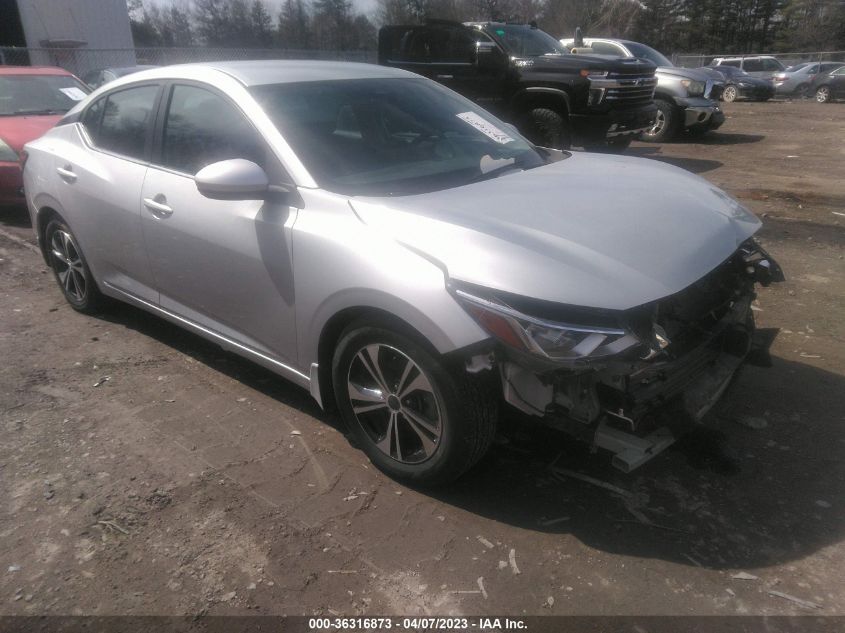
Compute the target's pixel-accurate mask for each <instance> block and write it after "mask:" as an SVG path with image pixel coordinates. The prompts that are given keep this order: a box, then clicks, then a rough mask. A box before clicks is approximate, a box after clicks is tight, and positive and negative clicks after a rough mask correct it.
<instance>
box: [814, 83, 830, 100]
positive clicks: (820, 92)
mask: <svg viewBox="0 0 845 633" xmlns="http://www.w3.org/2000/svg"><path fill="white" fill-rule="evenodd" d="M816 101H818V102H819V103H828V102H829V101H830V86H819V87H818V89H817V90H816Z"/></svg>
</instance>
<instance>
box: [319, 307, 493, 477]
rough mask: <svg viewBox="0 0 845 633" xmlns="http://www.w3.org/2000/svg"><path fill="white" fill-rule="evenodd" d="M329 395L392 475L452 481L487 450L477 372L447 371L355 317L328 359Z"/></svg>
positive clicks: (406, 341) (489, 433)
mask: <svg viewBox="0 0 845 633" xmlns="http://www.w3.org/2000/svg"><path fill="white" fill-rule="evenodd" d="M332 379H333V386H334V394H335V399H336V401H337V404H338V408H339V409H340V412H341V415H342V416H343V419H344V421H345V422H346V424H347V425H348V427H349V430H350V432H351V433H352V435H353V436H354V438H355V439H356V440H357V443H358V445H359V446H360V447H361V448H362V449H363V450H364V452H365V453H367V456H368V457H369V458H370V460H371V461H372V462H373V463H374V464H375V465H376V466H377V467H378V468H379V469H381V470H382V471H384V472H386V473H387V474H388V475H390V476H391V477H394V478H396V479H402V480H406V481H409V482H414V483H418V484H426V485H436V484H443V483H447V482H449V481H452V480H454V479H456V478H457V477H459V476H460V475H461V474H463V473H464V472H465V471H466V470H468V469H469V468H470V467H471V466H473V465H474V464H475V463H476V462H477V461H478V460H479V459H481V457H482V456H483V455H484V454H485V453H486V452H487V449H488V448H489V447H490V444H491V442H492V440H493V435H494V433H495V429H496V405H495V402H496V399H495V398H494V397H493V395H492V390H491V389H490V388H489V387H487V386H485V383H484V382H483V381H480V380H478V379H477V377H476V376H471V375H469V374H465V373H464V372H458V371H455V372H452V371H450V370H449V369H447V368H446V367H444V365H443V364H442V363H441V362H440V361H439V359H437V358H436V357H435V356H434V355H433V354H432V353H430V352H429V351H428V350H427V349H425V348H424V347H423V346H422V345H420V344H418V343H417V342H415V341H414V340H412V339H411V338H408V337H407V336H405V335H403V334H399V333H398V332H396V331H393V330H390V329H386V328H383V327H372V326H369V325H365V324H363V323H359V324H358V325H353V326H350V328H348V329H347V330H346V331H345V333H344V334H343V335H342V336H341V339H340V342H339V344H338V346H337V349H336V350H335V354H334V359H333V362H332Z"/></svg>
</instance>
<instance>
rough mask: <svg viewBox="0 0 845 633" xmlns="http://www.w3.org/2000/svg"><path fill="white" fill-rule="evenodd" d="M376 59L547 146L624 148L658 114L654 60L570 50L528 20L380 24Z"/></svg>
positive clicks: (647, 127) (561, 147)
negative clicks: (442, 89)
mask: <svg viewBox="0 0 845 633" xmlns="http://www.w3.org/2000/svg"><path fill="white" fill-rule="evenodd" d="M379 63H380V64H382V65H385V66H392V67H395V68H402V69H405V70H409V71H412V72H415V73H417V74H420V75H423V76H425V77H428V78H429V79H434V80H435V81H438V82H440V83H442V84H443V85H445V86H448V87H449V88H451V89H453V90H455V91H456V92H459V93H461V94H462V95H464V96H465V97H468V98H470V99H472V100H473V101H476V102H477V103H479V104H480V105H481V106H482V107H484V108H486V109H487V110H489V111H491V112H493V113H494V114H496V115H497V116H499V117H500V118H502V119H504V120H505V121H509V122H511V123H513V124H515V125H516V126H517V128H519V130H520V131H521V132H522V133H523V134H524V135H525V136H527V137H528V138H529V139H530V140H531V141H533V142H534V143H536V144H538V145H544V146H546V147H554V148H558V149H568V148H569V147H570V146H571V145H573V144H574V145H579V146H583V147H586V148H593V149H599V148H607V147H610V148H615V149H624V148H625V147H627V146H628V145H629V144H630V142H631V141H632V140H633V139H634V138H636V137H637V136H638V135H639V134H640V133H642V132H643V131H645V130H647V129H649V128H650V127H651V126H652V123H653V121H654V118H655V114H656V108H655V106H654V102H653V97H654V88H655V86H656V84H657V80H656V79H655V76H654V73H655V66H654V65H653V64H652V63H650V62H648V61H645V60H640V59H632V58H627V59H626V58H619V59H613V58H608V57H592V56H589V55H572V54H570V52H569V51H568V50H566V49H565V48H564V47H563V46H562V45H561V43H560V42H559V41H558V40H556V39H555V38H553V37H552V36H551V35H549V34H548V33H545V32H544V31H541V30H540V29H538V28H537V27H536V26H534V25H527V24H505V23H500V22H472V23H460V22H447V21H444V20H430V21H428V22H426V23H425V24H423V25H413V26H385V27H383V28H382V29H381V30H380V31H379Z"/></svg>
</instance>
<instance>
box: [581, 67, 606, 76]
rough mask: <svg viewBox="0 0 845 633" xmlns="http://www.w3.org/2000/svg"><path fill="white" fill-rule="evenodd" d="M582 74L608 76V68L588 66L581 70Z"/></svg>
mask: <svg viewBox="0 0 845 633" xmlns="http://www.w3.org/2000/svg"><path fill="white" fill-rule="evenodd" d="M581 76H582V77H596V78H598V77H607V71H606V70H589V69H587V68H584V69H582V70H581Z"/></svg>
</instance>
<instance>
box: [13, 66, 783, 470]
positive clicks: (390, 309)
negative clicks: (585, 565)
mask: <svg viewBox="0 0 845 633" xmlns="http://www.w3.org/2000/svg"><path fill="white" fill-rule="evenodd" d="M24 159H25V161H26V162H25V168H24V181H25V192H26V199H27V203H28V206H29V211H30V214H31V216H32V221H33V226H34V227H35V230H36V233H37V237H38V240H39V243H40V245H41V248H42V251H43V253H44V257H45V260H46V261H47V262H48V264H49V265H50V267H51V268H52V269H53V271H54V273H55V277H56V280H57V282H58V284H59V286H60V288H61V291H62V292H63V293H64V296H65V298H66V299H67V301H68V302H69V303H70V305H71V306H72V307H73V308H75V309H77V310H79V311H81V312H85V313H94V312H96V311H98V310H100V309H102V308H103V306H104V304H105V303H106V299H107V298H110V299H118V300H120V301H124V302H127V303H130V304H133V305H135V306H138V307H140V308H142V309H144V310H148V311H149V312H151V313H153V314H156V315H158V316H160V317H162V318H164V319H168V320H170V321H172V322H173V323H175V324H177V325H178V326H181V327H184V328H187V329H189V330H191V331H193V332H196V333H197V334H199V335H200V336H203V337H206V338H208V339H211V340H212V341H215V342H217V343H219V344H220V345H221V346H222V347H224V348H225V349H228V350H231V351H233V352H235V353H237V354H240V355H243V356H245V357H247V358H250V359H252V360H254V361H255V362H257V363H260V364H262V365H264V366H265V367H268V368H270V369H271V370H272V371H274V372H276V373H278V374H279V375H280V376H282V377H284V378H286V379H288V380H290V381H292V382H293V383H295V384H297V385H299V386H301V387H304V388H306V389H308V390H310V393H311V395H312V396H313V397H314V398H315V399H316V401H317V402H318V403H320V405H321V406H323V407H324V408H337V409H338V410H339V412H340V414H341V416H342V418H343V419H344V421H345V422H346V423H347V425H348V427H349V430H350V432H351V433H352V434H353V435H354V436H355V438H356V440H357V443H358V445H359V446H361V447H362V448H363V450H365V451H366V453H367V454H368V456H369V457H370V459H371V460H372V461H373V462H374V463H375V464H376V465H377V466H378V467H380V468H381V469H383V470H384V471H386V472H387V473H389V474H390V475H392V476H394V477H397V478H400V479H405V480H411V481H416V482H419V483H429V484H433V483H442V482H446V481H450V480H452V479H454V478H455V477H457V476H458V475H460V474H461V473H463V472H464V471H465V470H467V469H468V468H469V467H470V466H472V465H473V464H474V463H475V462H476V461H478V460H479V459H480V458H481V457H482V456H483V455H484V453H485V451H486V450H487V448H488V447H489V446H490V444H491V441H492V439H493V436H494V433H495V429H496V421H497V417H498V408H499V406H500V405H502V406H505V407H508V408H510V409H511V410H519V411H521V412H522V413H524V414H526V415H529V416H534V417H536V418H537V419H539V420H541V421H543V422H545V423H547V424H550V425H552V426H555V427H557V428H560V429H562V430H565V431H569V432H571V433H573V434H574V435H576V436H578V437H581V438H586V439H588V440H590V441H592V442H594V443H595V444H596V445H598V446H601V447H604V448H606V449H608V450H609V451H610V452H611V453H612V454H613V455H614V464H616V465H617V466H619V467H620V468H622V469H625V470H630V469H631V468H634V467H636V466H638V465H639V464H640V463H642V462H644V461H645V460H646V459H649V458H650V457H651V456H653V455H654V454H656V453H657V452H659V451H660V449H662V448H664V447H665V446H666V445H668V444H669V443H671V441H672V439H673V438H674V433H675V432H676V431H673V432H669V431H668V430H667V429H657V430H656V431H655V432H653V433H649V432H646V429H648V428H650V427H649V425H651V424H652V422H651V421H652V420H653V419H654V412H655V411H659V410H661V407H663V406H664V405H665V404H666V403H670V402H672V403H675V402H679V403H680V404H681V405H682V406H683V409H684V410H685V411H688V414H689V419H690V420H691V421H692V420H697V419H699V418H700V417H701V416H702V415H703V414H704V412H706V410H707V409H708V408H709V407H710V405H711V404H712V403H713V401H714V400H715V399H716V398H717V397H718V396H719V395H720V394H721V393H722V391H723V389H724V386H725V385H726V384H727V382H728V380H729V379H730V377H731V376H732V375H733V373H734V371H735V370H736V368H737V367H738V366H739V364H740V363H741V362H742V360H743V358H744V357H745V355H746V353H747V352H748V350H749V348H750V347H751V344H752V333H753V319H752V315H751V312H750V302H751V299H752V298H753V287H754V284H755V282H757V281H762V282H763V283H768V281H770V280H772V279H777V278H779V276H780V272H779V270H778V269H777V265H776V264H775V263H774V262H772V261H771V260H770V258H768V257H767V255H766V254H765V253H764V252H763V251H762V249H760V248H759V246H758V245H757V244H756V243H755V242H754V241H753V239H752V235H753V234H754V233H755V232H756V231H757V229H758V228H759V226H760V223H759V221H758V220H757V219H756V218H755V217H754V216H753V215H752V214H751V213H749V212H748V211H746V210H745V209H744V208H743V207H742V206H741V205H740V204H739V203H737V202H736V201H735V200H733V199H732V198H730V197H729V196H727V195H726V194H725V193H724V192H722V191H720V190H719V189H717V188H715V187H713V186H712V185H710V184H709V183H707V182H705V181H704V180H701V179H699V178H697V177H696V176H693V175H691V174H689V173H687V172H685V171H682V170H679V169H676V168H673V167H670V166H667V165H663V164H660V163H657V162H653V161H648V160H643V159H635V158H623V157H614V156H605V155H600V154H588V153H578V154H576V153H564V152H559V151H554V150H548V149H544V148H540V147H535V146H533V145H531V144H530V143H529V142H528V141H526V140H525V139H523V138H522V137H521V136H520V135H519V134H518V132H517V131H516V130H515V129H514V128H513V127H512V126H510V125H508V124H506V123H503V122H502V121H500V120H498V119H496V118H495V117H493V116H492V115H490V114H489V113H487V112H486V111H484V110H481V109H480V108H478V107H477V106H475V105H473V103H471V102H470V101H467V100H465V99H463V98H462V97H460V96H458V95H457V94H455V93H453V92H451V91H450V90H448V89H446V88H444V87H442V86H440V85H438V84H436V83H434V82H431V81H428V80H426V79H423V78H420V77H418V76H416V75H413V74H410V73H406V72H403V71H398V70H392V69H387V68H382V67H379V66H374V65H362V64H340V63H324V62H237V63H216V64H199V65H186V66H173V67H165V68H160V69H155V70H148V71H143V72H140V73H137V74H133V75H131V76H129V77H126V78H122V79H118V80H116V81H114V82H112V83H110V84H108V85H107V86H105V87H103V88H101V89H99V90H98V91H97V92H95V93H93V94H92V95H90V96H89V97H88V98H87V99H85V100H84V101H82V102H81V103H80V104H79V106H78V107H76V108H74V109H73V110H72V111H71V112H69V113H68V115H67V116H66V117H65V118H64V119H63V120H62V121H61V122H60V123H59V125H58V126H56V127H55V128H54V129H53V130H51V131H50V132H48V133H47V134H46V135H45V136H44V137H42V138H41V139H39V140H37V141H34V142H32V143H30V144H28V145H27V146H26V154H25V157H24ZM676 418H677V416H676ZM652 426H653V425H652ZM655 428H656V427H655ZM676 428H677V425H676Z"/></svg>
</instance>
